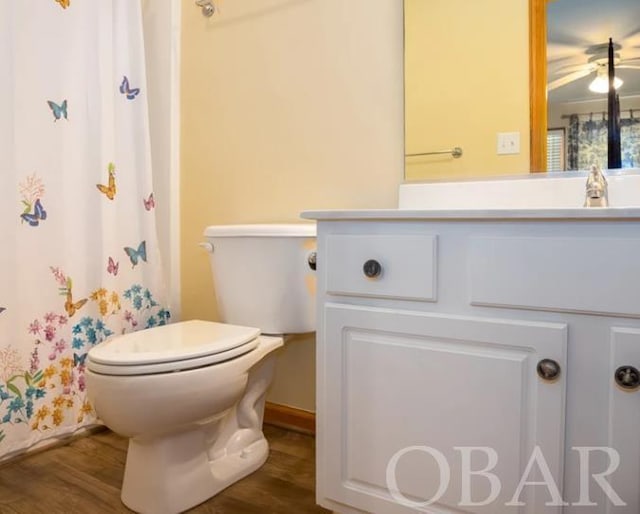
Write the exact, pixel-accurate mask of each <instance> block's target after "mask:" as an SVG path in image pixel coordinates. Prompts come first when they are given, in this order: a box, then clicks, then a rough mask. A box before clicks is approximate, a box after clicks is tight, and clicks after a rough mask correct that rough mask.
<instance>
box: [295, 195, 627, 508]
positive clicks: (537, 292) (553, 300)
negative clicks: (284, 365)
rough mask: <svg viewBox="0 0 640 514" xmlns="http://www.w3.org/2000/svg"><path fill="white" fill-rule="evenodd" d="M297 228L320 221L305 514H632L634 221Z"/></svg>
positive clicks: (332, 218)
mask: <svg viewBox="0 0 640 514" xmlns="http://www.w3.org/2000/svg"><path fill="white" fill-rule="evenodd" d="M578 196H579V194H578ZM404 203H405V205H409V204H410V203H411V202H409V201H407V200H406V199H405V202H404ZM401 204H402V199H401ZM303 217H305V218H308V219H315V220H318V255H317V270H318V297H317V298H318V321H317V501H318V503H319V504H321V505H322V506H324V507H326V508H328V509H331V510H333V511H334V512H338V513H342V514H349V513H361V512H366V513H375V514H405V513H412V512H430V513H438V514H441V513H442V514H444V513H452V512H456V513H459V512H472V513H483V514H484V513H487V514H489V513H490V514H502V513H516V512H517V513H526V514H543V513H544V514H547V513H564V514H584V513H593V514H603V513H624V514H637V513H638V512H640V493H639V490H640V390H639V389H638V382H639V381H640V377H638V371H637V370H638V369H640V209H638V208H606V209H583V208H581V207H571V208H557V207H555V208H532V209H514V208H503V209H495V210H491V209H485V208H473V209H466V210H465V209H440V208H436V209H433V208H431V209H415V208H405V209H399V210H369V211H313V212H306V213H304V214H303ZM609 448H613V449H614V450H615V452H613V451H611V450H609ZM616 452H617V453H616ZM616 455H619V465H618V467H617V469H616V471H614V472H613V473H610V474H608V475H607V476H606V477H605V478H604V479H603V478H598V479H594V478H593V477H592V475H593V474H599V473H605V472H607V471H608V470H609V468H610V465H611V466H612V467H613V466H614V465H615V458H616V457H615V456H616ZM492 477H493V478H492ZM603 480H606V482H608V483H609V484H610V485H611V487H612V488H613V491H614V492H611V491H609V492H608V493H605V492H604V491H603V487H602V484H603V483H604V482H603ZM536 483H537V484H536ZM605 486H606V483H605ZM394 488H395V489H394ZM585 488H586V489H585ZM617 497H619V499H620V500H621V502H623V503H626V505H618V506H616V505H615V504H616V503H620V502H618V500H617ZM429 500H434V501H433V503H432V504H428V501H429ZM488 500H490V501H488ZM516 503H521V505H516ZM549 503H552V504H551V505H549ZM554 503H555V504H554Z"/></svg>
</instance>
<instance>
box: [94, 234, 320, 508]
mask: <svg viewBox="0 0 640 514" xmlns="http://www.w3.org/2000/svg"><path fill="white" fill-rule="evenodd" d="M205 235H206V237H207V243H206V245H207V246H206V248H207V249H208V250H209V255H210V256H211V260H212V271H213V274H214V283H215V286H216V295H217V297H218V304H219V305H222V304H225V300H224V298H225V294H230V293H229V292H228V288H232V289H233V294H232V295H231V296H234V298H235V297H238V296H239V295H242V294H243V291H244V293H245V305H244V306H243V305H242V303H241V302H238V301H235V300H234V301H235V303H234V302H233V301H232V302H231V304H232V306H231V307H229V305H228V304H225V305H226V309H227V310H226V311H225V315H224V317H225V320H227V319H228V318H232V319H233V320H234V321H235V320H238V319H240V320H242V322H243V324H242V325H240V324H230V323H218V322H211V321H199V320H192V321H184V322H179V323H175V324H172V325H166V326H161V327H154V328H151V329H148V330H143V331H139V332H134V333H129V334H125V335H122V336H118V337H113V338H111V339H109V340H107V341H105V342H104V343H102V344H99V345H97V346H96V347H94V348H93V349H92V350H91V351H90V352H89V354H88V358H87V371H86V380H87V394H88V397H89V400H90V401H91V402H92V404H93V406H94V407H95V410H96V412H97V414H98V416H99V417H100V418H101V419H102V421H103V422H104V423H105V425H106V426H107V427H109V428H110V429H111V430H113V431H114V432H116V433H118V434H120V435H122V436H125V437H128V438H129V448H128V453H127V462H126V465H125V474H124V480H123V485H122V495H121V497H122V501H123V503H124V504H125V505H127V506H128V507H129V508H131V509H133V510H135V511H138V512H145V513H147V512H148V513H154V514H155V513H175V512H182V511H184V510H187V509H189V508H191V507H193V506H195V505H197V504H199V503H202V502H203V501H205V500H207V499H208V498H210V497H211V496H213V495H215V494H216V493H218V492H219V491H221V490H222V489H224V488H226V487H228V486H229V485H231V484H232V483H234V482H236V481H237V480H240V479H241V478H243V477H245V476H246V475H248V474H250V473H252V472H253V471H255V470H256V469H258V468H259V467H260V466H261V465H262V464H264V462H265V461H266V459H267V456H268V451H269V450H268V444H267V441H266V439H265V438H264V435H263V433H262V419H263V411H264V403H265V396H266V392H267V389H268V387H269V384H270V383H271V379H272V377H273V372H274V367H275V362H276V353H277V352H276V350H277V349H278V348H280V347H281V346H283V338H282V337H281V336H274V335H263V334H262V332H264V330H261V328H257V326H256V328H253V326H252V325H251V324H246V325H245V324H244V323H245V322H247V321H250V320H252V319H254V320H260V321H261V322H262V323H263V324H264V325H265V326H268V327H269V330H270V331H271V332H272V333H281V334H287V333H296V332H304V331H307V332H308V331H312V330H313V328H314V323H315V319H314V312H313V311H314V309H313V296H314V295H313V291H312V290H311V289H310V288H309V277H312V276H313V271H312V270H311V269H310V267H309V264H308V263H307V260H308V257H309V254H310V253H311V252H312V251H313V250H314V248H313V246H314V244H315V226H313V225H312V226H308V225H257V226H256V225H248V226H247V225H243V226H230V227H208V228H207V231H206V232H205ZM246 252H251V253H252V255H251V257H250V258H249V257H248V256H247V255H241V254H245V253H246ZM213 254H216V259H214V258H213ZM248 259H249V260H252V261H254V262H253V265H252V266H250V267H249V268H247V267H246V265H247V260H248ZM220 275H222V276H224V279H223V280H222V281H221V282H223V283H220V282H218V281H217V277H219V276H220ZM276 275H277V276H276ZM234 276H235V277H236V278H239V280H238V281H236V285H235V286H234V285H233V282H234V281H233V280H230V277H234ZM265 281H266V282H268V284H267V283H266V282H265ZM269 288H270V289H269ZM260 305H262V307H261V306H260ZM301 306H302V309H301ZM276 307H277V308H276ZM236 308H238V309H241V310H243V311H244V313H238V312H235V309H236ZM229 309H231V310H229ZM265 311H266V312H267V313H266V314H265ZM292 313H293V314H292ZM277 317H279V319H274V318H277ZM254 326H255V325H254Z"/></svg>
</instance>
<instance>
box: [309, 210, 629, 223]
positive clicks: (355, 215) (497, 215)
mask: <svg viewBox="0 0 640 514" xmlns="http://www.w3.org/2000/svg"><path fill="white" fill-rule="evenodd" d="M301 217H302V218H304V219H312V220H319V221H338V220H345V221H347V220H574V221H579V220H585V221H589V220H606V221H612V220H625V221H631V220H640V207H604V208H603V207H599V208H598V207H590V208H586V207H578V208H562V209H559V208H553V209H439V210H433V209H432V210H430V209H420V210H415V209H361V210H350V209H345V210H339V209H336V210H313V211H304V212H303V213H302V214H301Z"/></svg>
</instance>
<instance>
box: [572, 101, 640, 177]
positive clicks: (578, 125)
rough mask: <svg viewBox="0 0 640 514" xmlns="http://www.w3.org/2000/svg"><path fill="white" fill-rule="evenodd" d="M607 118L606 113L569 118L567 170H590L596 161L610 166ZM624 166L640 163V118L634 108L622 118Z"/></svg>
mask: <svg viewBox="0 0 640 514" xmlns="http://www.w3.org/2000/svg"><path fill="white" fill-rule="evenodd" d="M607 132H608V129H607V118H606V116H605V115H604V114H602V115H600V114H598V115H595V114H589V115H586V117H585V115H582V116H580V115H578V114H572V115H571V116H570V117H569V131H568V133H567V169H569V170H586V169H589V168H590V167H591V165H592V164H598V165H600V166H601V167H602V169H606V167H607ZM620 139H621V146H622V167H623V168H634V167H638V166H640V118H638V117H637V115H634V113H633V111H630V115H629V116H628V117H625V118H623V119H622V120H620Z"/></svg>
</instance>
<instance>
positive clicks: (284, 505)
mask: <svg viewBox="0 0 640 514" xmlns="http://www.w3.org/2000/svg"><path fill="white" fill-rule="evenodd" d="M264 433H265V436H266V437H267V439H268V440H269V445H270V450H271V451H270V455H269V459H268V460H267V463H266V464H265V465H264V466H262V468H260V469H259V470H258V471H256V472H255V473H253V474H252V475H250V476H248V477H246V478H245V479H244V480H241V481H240V482H237V483H236V484H234V485H232V486H231V487H229V488H227V489H225V490H224V491H222V492H221V493H219V494H218V495H217V496H215V497H214V498H212V499H210V500H209V501H207V502H205V503H203V504H201V505H199V506H197V507H195V508H193V509H191V510H189V511H188V512H189V514H205V513H215V514H294V513H295V514H307V513H310V514H316V513H317V514H321V513H328V512H329V511H327V510H325V509H323V508H321V507H318V506H317V505H316V504H315V491H314V482H315V463H314V442H315V441H314V439H313V437H311V436H308V435H303V434H298V433H295V432H290V431H288V430H283V429H281V428H276V427H272V426H268V425H265V427H264ZM126 451H127V441H126V439H123V438H122V437H119V436H117V435H116V434H114V433H112V432H109V431H104V432H99V433H97V434H93V435H90V436H88V437H83V438H79V439H76V440H74V441H73V442H71V443H70V444H69V445H67V446H61V447H58V448H53V449H50V450H46V451H43V452H41V453H36V454H34V455H31V456H28V457H24V458H22V459H19V460H16V461H13V462H9V463H8V464H5V465H2V466H0V513H2V514H58V513H60V514H84V513H87V514H99V513H111V512H115V513H121V512H132V511H130V510H129V509H127V508H126V507H125V506H124V505H123V504H122V503H121V501H120V484H121V482H122V476H123V473H124V463H125V459H126Z"/></svg>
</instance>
